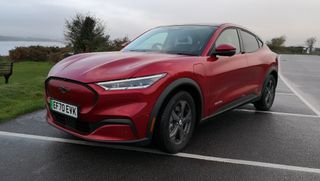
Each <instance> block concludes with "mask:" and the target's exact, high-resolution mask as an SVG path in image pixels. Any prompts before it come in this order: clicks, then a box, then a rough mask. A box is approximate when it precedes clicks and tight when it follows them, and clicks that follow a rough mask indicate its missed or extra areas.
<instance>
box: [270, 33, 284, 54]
mask: <svg viewBox="0 0 320 181" xmlns="http://www.w3.org/2000/svg"><path fill="white" fill-rule="evenodd" d="M285 41H286V37H285V36H284V35H282V36H280V37H276V38H272V39H271V41H267V45H268V46H269V48H270V49H271V50H272V51H274V52H277V53H281V52H283V51H284V50H285V47H284V42H285Z"/></svg>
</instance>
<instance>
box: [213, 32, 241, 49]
mask: <svg viewBox="0 0 320 181" xmlns="http://www.w3.org/2000/svg"><path fill="white" fill-rule="evenodd" d="M221 44H229V45H232V46H233V47H235V48H236V54H238V53H240V41H239V36H238V32H237V30H236V29H226V30H224V31H223V32H222V33H221V34H220V35H219V37H218V38H217V40H216V42H215V47H218V46H219V45H221Z"/></svg>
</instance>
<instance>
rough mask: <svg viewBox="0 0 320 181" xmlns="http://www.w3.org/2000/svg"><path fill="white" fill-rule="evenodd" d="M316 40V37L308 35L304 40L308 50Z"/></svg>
mask: <svg viewBox="0 0 320 181" xmlns="http://www.w3.org/2000/svg"><path fill="white" fill-rule="evenodd" d="M316 41H317V39H316V37H310V38H308V39H307V40H306V45H307V46H308V49H309V52H311V51H312V49H313V47H314V44H315V43H316Z"/></svg>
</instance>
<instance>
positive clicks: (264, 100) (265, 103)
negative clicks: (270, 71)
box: [253, 75, 277, 111]
mask: <svg viewBox="0 0 320 181" xmlns="http://www.w3.org/2000/svg"><path fill="white" fill-rule="evenodd" d="M276 86H277V81H276V79H275V77H274V76H273V75H268V77H267V78H266V80H265V81H264V84H263V88H262V91H261V97H260V99H259V100H258V101H256V102H254V103H253V104H254V107H255V108H256V109H257V110H261V111H268V110H270V108H271V107H272V104H273V101H274V98H275V95H276Z"/></svg>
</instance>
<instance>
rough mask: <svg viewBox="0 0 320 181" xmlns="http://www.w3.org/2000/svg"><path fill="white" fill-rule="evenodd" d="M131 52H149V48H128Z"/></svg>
mask: <svg viewBox="0 0 320 181" xmlns="http://www.w3.org/2000/svg"><path fill="white" fill-rule="evenodd" d="M127 51H129V52H149V50H145V49H132V50H127Z"/></svg>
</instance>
